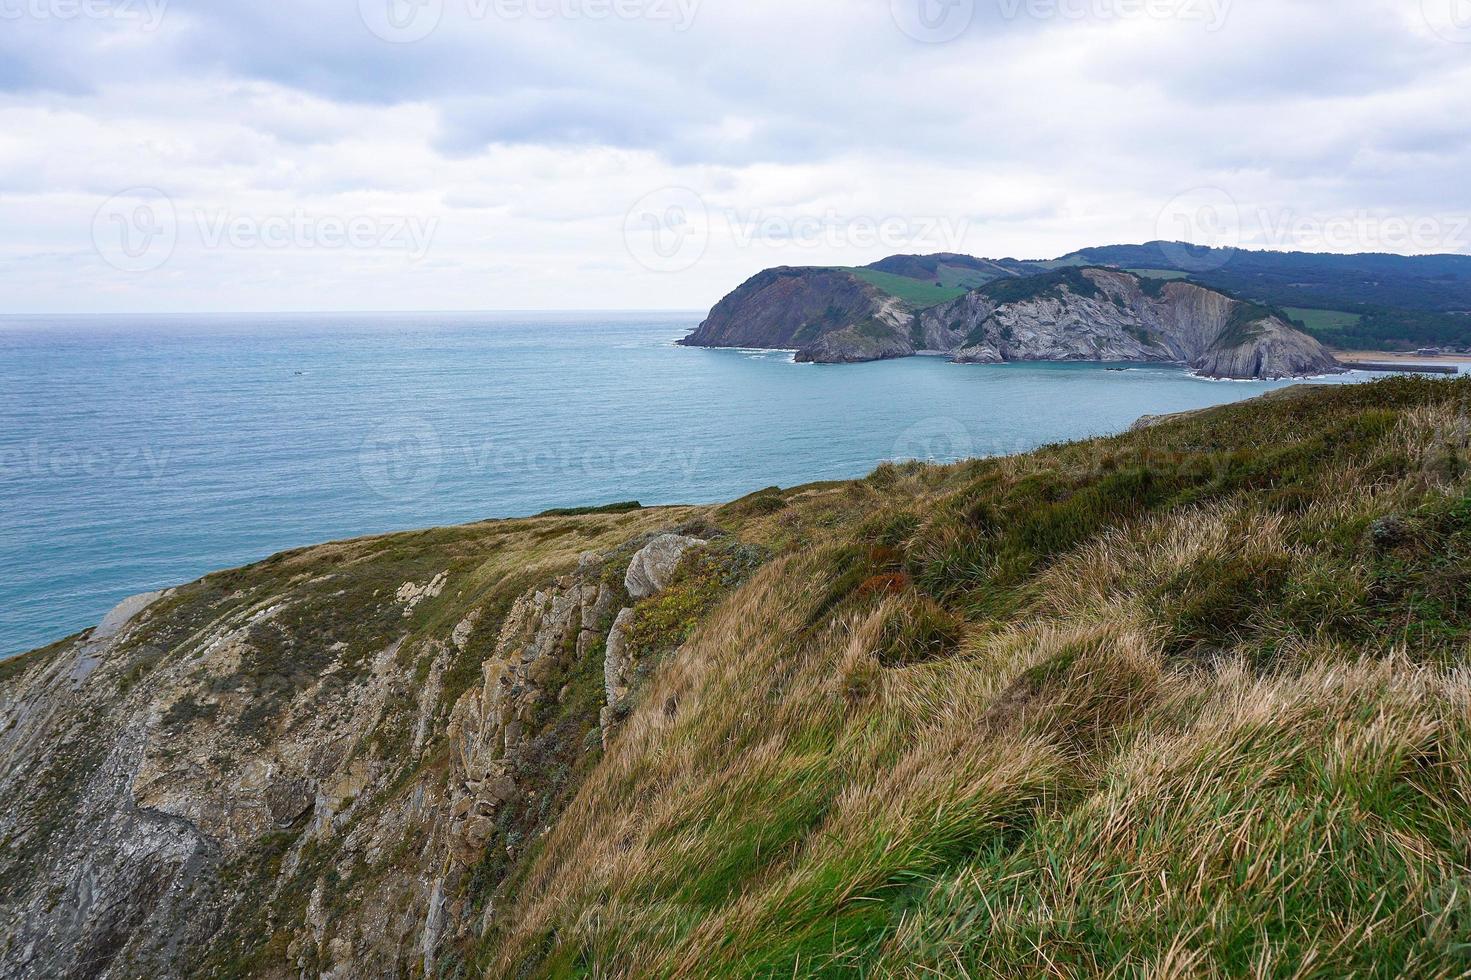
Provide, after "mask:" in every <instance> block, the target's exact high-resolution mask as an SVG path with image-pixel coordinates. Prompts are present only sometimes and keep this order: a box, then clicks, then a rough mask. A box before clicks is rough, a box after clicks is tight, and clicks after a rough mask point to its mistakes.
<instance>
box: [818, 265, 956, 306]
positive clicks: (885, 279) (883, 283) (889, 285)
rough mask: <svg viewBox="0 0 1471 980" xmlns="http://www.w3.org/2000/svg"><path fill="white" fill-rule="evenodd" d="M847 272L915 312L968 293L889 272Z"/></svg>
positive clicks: (863, 270) (872, 270)
mask: <svg viewBox="0 0 1471 980" xmlns="http://www.w3.org/2000/svg"><path fill="white" fill-rule="evenodd" d="M846 271H848V272H851V273H853V274H854V275H855V276H857V277H858V278H859V279H862V280H863V281H864V282H866V283H869V284H871V285H874V286H877V287H878V288H879V289H882V290H883V291H884V292H886V293H888V294H889V295H890V296H896V297H898V298H899V299H900V300H902V301H903V302H904V303H905V304H906V305H907V306H909V307H910V308H911V309H915V310H923V309H928V308H929V307H931V306H939V305H940V304H941V303H948V302H950V301H952V300H956V299H959V298H960V297H961V296H964V295H965V294H966V292H967V291H968V290H967V289H966V288H964V287H962V286H959V285H936V284H935V283H934V282H926V281H922V280H919V279H909V278H907V277H905V276H896V275H893V274H892V273H888V272H878V271H876V270H874V269H847V270H846ZM942 281H943V280H942Z"/></svg>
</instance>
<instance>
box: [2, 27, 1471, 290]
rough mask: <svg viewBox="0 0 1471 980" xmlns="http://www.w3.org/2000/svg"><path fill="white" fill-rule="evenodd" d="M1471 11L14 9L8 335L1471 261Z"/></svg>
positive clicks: (6, 206)
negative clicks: (239, 314) (1067, 262)
mask: <svg viewBox="0 0 1471 980" xmlns="http://www.w3.org/2000/svg"><path fill="white" fill-rule="evenodd" d="M1468 120H1471V0H1332V2H1329V0H293V2H290V3H277V2H266V0H0V313H69V312H103V313H122V312H199V311H287V310H289V311H296V310H499V309H688V310H698V309H704V308H708V307H709V306H710V305H711V304H712V303H714V302H715V301H716V300H718V299H719V298H720V297H721V296H722V295H723V294H724V293H726V292H728V291H729V290H730V289H731V288H733V287H734V286H736V285H738V284H739V283H740V282H742V281H743V280H744V279H746V278H747V277H749V276H751V275H753V274H755V273H756V272H758V271H760V270H761V269H763V268H766V267H770V266H774V265H856V264H863V263H867V262H872V261H874V260H876V259H879V258H881V257H883V256H885V255H889V254H893V253H897V252H934V251H958V252H968V253H971V254H978V255H986V256H991V257H1002V256H1014V257H1018V258H1048V257H1054V256H1058V255H1062V254H1065V253H1067V252H1069V251H1071V250H1074V249H1077V248H1080V247H1085V246H1088V245H1099V244H1109V243H1119V242H1144V241H1150V240H1155V239H1161V238H1163V239H1168V240H1188V241H1193V242H1197V243H1200V244H1219V245H1232V246H1240V247H1264V248H1302V249H1306V250H1312V251H1335V252H1355V251H1389V252H1400V253H1425V252H1463V253H1464V252H1471V199H1468V198H1471V180H1468V177H1467V175H1468V174H1471V125H1468V122H1467V121H1468Z"/></svg>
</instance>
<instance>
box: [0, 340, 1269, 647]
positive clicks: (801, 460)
mask: <svg viewBox="0 0 1471 980" xmlns="http://www.w3.org/2000/svg"><path fill="white" fill-rule="evenodd" d="M698 320H699V316H698V315H696V314H668V313H658V314H629V313H617V314H565V315H558V314H534V315H528V314H392V315H387V314H384V315H332V316H324V315H274V316H212V317H197V316H196V317H122V318H120V317H108V318H103V317H96V318H82V317H66V318H58V317H50V318H38V317H18V316H16V317H5V318H0V655H4V654H13V653H17V652H20V651H23V650H27V649H32V648H34V647H37V646H40V645H42V644H44V643H47V642H50V641H52V640H55V639H58V638H60V637H62V636H65V635H68V634H70V633H73V632H75V631H77V630H78V629H81V628H83V627H85V626H89V625H92V624H94V623H96V622H97V621H98V620H99V619H100V618H101V617H102V616H103V615H104V614H105V613H106V612H107V611H108V609H110V608H111V607H112V606H113V605H114V604H115V603H117V602H118V601H119V600H120V599H122V598H125V597H126V596H129V595H132V594H134V593H138V592H143V591H148V590H151V589H157V588H162V587H165V586H169V585H175V584H179V583H181V582H185V581H189V580H192V579H194V578H197V577H198V576H200V575H202V574H204V573H206V572H209V571H213V570H216V569H220V568H226V567H231V566H235V565H240V564H244V563H247V562H251V561H254V560H257V559H260V558H264V557H266V556H268V555H270V554H272V553H274V552H276V551H280V550H284V549H287V548H294V547H299V546H302V545H307V544H312V543H316V542H321V541H328V540H332V539H336V538H343V537H349V536H354V535H362V534H370V533H377V532H383V531H393V530H403V529H409V528H415V527H424V526H432V525H440V524H449V523H460V522H466V521H473V520H478V519H481V518H487V517H505V516H519V515H526V514H533V513H537V512H539V511H542V510H545V509H548V508H552V507H567V506H579V505H586V504H599V503H608V502H614V501H624V500H639V501H642V502H643V503H645V504H662V503H700V502H709V501H719V500H727V499H730V498H734V497H737V496H741V495H743V494H746V493H749V492H751V491H753V490H757V489H760V488H762V487H767V486H771V485H783V486H791V485H794V484H799V483H806V482H810V481H815V480H825V479H836V478H843V477H855V476H861V475H863V474H865V473H867V472H869V471H870V470H872V469H873V467H874V466H875V465H877V464H878V463H880V462H882V461H883V460H886V459H893V458H928V459H936V460H941V461H950V460H953V459H956V458H959V457H961V456H970V455H989V454H996V453H1013V452H1021V451H1025V450H1027V449H1031V448H1034V447H1036V446H1038V445H1042V444H1045V443H1049V442H1056V441H1060V440H1067V439H1076V438H1081V437H1085V436H1090V435H1096V434H1102V433H1110V432H1116V431H1119V430H1122V429H1124V428H1127V427H1128V426H1129V424H1130V423H1132V422H1133V421H1134V420H1135V419H1137V418H1138V417H1139V416H1140V415H1145V414H1156V413H1162V412H1174V411H1181V410H1184V409H1189V408H1199V407H1203V406H1207V405H1213V404H1219V403H1223V402H1227V401H1232V400H1235V399H1240V398H1247V397H1250V396H1252V395H1256V394H1259V393H1261V392H1262V391H1265V390H1267V389H1269V388H1274V387H1280V385H1278V384H1271V383H1250V384H1247V383H1234V382H1210V381H1204V380H1199V379H1195V378H1192V377H1190V376H1188V375H1187V374H1186V372H1185V371H1184V370H1182V369H1177V368H1165V367H1138V368H1134V369H1131V370H1128V371H1122V372H1120V371H1108V370H1106V369H1105V368H1103V367H1101V366H1098V365H1071V364H1046V365H1007V366H997V367H963V366H957V365H951V364H949V363H946V362H945V361H944V360H942V359H935V358H915V359H911V360H906V361H894V362H887V363H880V364H863V365H852V366H842V367H827V366H814V365H798V364H794V363H792V359H791V355H789V354H784V353H780V352H753V351H710V350H693V349H686V348H682V347H677V346H674V344H673V341H675V340H676V339H678V338H679V337H681V336H683V335H684V334H685V333H687V332H688V331H689V330H690V329H692V328H693V327H694V326H695V325H696V323H697V322H698Z"/></svg>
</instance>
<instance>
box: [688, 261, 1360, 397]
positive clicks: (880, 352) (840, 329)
mask: <svg viewBox="0 0 1471 980" xmlns="http://www.w3.org/2000/svg"><path fill="white" fill-rule="evenodd" d="M900 258H908V259H913V258H915V257H912V256H911V257H900ZM911 264H912V263H911ZM904 268H907V266H904ZM997 271H998V272H1002V271H1006V270H1002V269H1000V268H999V267H998V269H997ZM865 286H866V284H864V283H862V282H861V281H858V280H856V278H855V277H853V276H852V275H851V274H849V273H845V272H842V271H841V270H815V269H809V270H798V269H775V270H771V271H770V272H768V273H762V274H761V275H760V276H757V277H756V278H755V279H752V280H751V281H750V282H748V283H747V284H746V285H745V286H742V287H741V288H740V289H738V290H737V291H736V292H734V293H732V294H731V295H730V296H728V297H726V299H725V300H723V301H722V302H721V304H720V305H719V306H717V307H716V308H715V311H714V312H712V313H711V316H710V319H709V320H707V321H706V322H705V324H703V325H702V326H701V327H700V329H699V330H697V331H696V332H695V333H694V334H692V335H691V336H690V337H689V338H688V339H687V340H685V341H684V343H687V344H691V345H696V346H702V345H704V346H731V343H727V342H726V341H728V340H729V339H730V338H733V337H735V338H739V339H738V341H736V342H735V345H738V346H751V347H776V346H782V347H787V346H791V347H800V348H801V349H800V350H799V351H798V354H797V359H798V360H799V361H817V362H823V363H848V362H854V361H872V360H881V359H885V358H893V357H907V356H909V355H911V354H913V353H915V352H916V350H926V351H943V352H946V353H949V354H951V355H952V356H953V357H954V359H955V360H956V361H957V362H959V363H963V364H995V363H1001V362H1004V361H1157V362H1169V363H1183V364H1188V365H1190V366H1191V367H1193V368H1194V369H1195V370H1196V371H1198V372H1199V373H1201V374H1203V375H1205V376H1208V377H1218V378H1286V377H1303V376H1309V375H1318V374H1329V373H1334V372H1337V371H1340V370H1342V368H1341V366H1340V365H1339V364H1338V362H1337V361H1335V360H1334V359H1333V357H1332V355H1330V354H1329V353H1328V352H1327V351H1326V350H1325V349H1324V348H1323V347H1322V345H1320V344H1319V343H1318V342H1317V341H1316V340H1314V339H1313V338H1311V337H1309V336H1307V335H1306V334H1304V333H1301V332H1300V331H1298V330H1297V329H1296V328H1294V327H1292V326H1291V325H1290V324H1288V323H1287V322H1286V321H1284V320H1282V319H1280V318H1278V317H1277V316H1275V315H1274V314H1273V313H1272V312H1271V311H1270V310H1267V309H1264V308H1260V307H1253V306H1252V305H1250V304H1247V303H1243V302H1240V301H1238V300H1235V299H1232V298H1231V297H1229V296H1226V295H1224V294H1222V293H1219V292H1216V291H1214V290H1210V289H1205V288H1203V287H1201V286H1196V285H1193V284H1191V283H1186V282H1159V281H1156V280H1144V279H1141V278H1140V277H1138V276H1135V275H1133V274H1131V273H1127V272H1123V271H1121V270H1117V269H1103V268H1088V269H1079V268H1074V267H1069V268H1065V269H1061V270H1057V271H1054V272H1049V273H1046V274H1043V275H1033V276H1020V277H1018V276H1008V277H1006V278H999V279H996V280H995V281H993V282H991V283H988V284H986V285H984V286H981V287H980V288H978V289H974V290H972V291H970V292H969V293H967V294H965V295H964V296H962V297H960V298H959V299H957V300H955V301H953V302H951V303H947V304H944V305H941V306H937V307H933V308H931V309H928V310H924V311H922V312H920V313H918V314H914V315H908V314H905V312H904V310H903V308H902V306H898V305H895V306H894V307H892V308H890V309H888V310H886V311H884V313H883V314H882V315H876V314H875V312H874V311H875V306H874V301H873V299H872V298H871V297H870V298H868V299H867V300H866V301H865V302H862V303H858V304H855V303H854V302H853V299H854V297H856V296H861V295H864V293H863V290H862V289H860V287H865ZM867 288H869V289H872V287H867ZM789 301H790V302H791V303H792V304H793V305H792V306H791V307H790V308H784V307H783V306H782V304H784V303H787V302H789ZM894 303H895V304H897V300H895V301H894ZM774 325H779V327H780V329H778V328H777V326H774ZM814 331H815V333H814ZM777 336H780V337H781V338H783V339H782V340H781V342H779V343H777V342H768V341H769V340H770V339H771V338H773V337H777Z"/></svg>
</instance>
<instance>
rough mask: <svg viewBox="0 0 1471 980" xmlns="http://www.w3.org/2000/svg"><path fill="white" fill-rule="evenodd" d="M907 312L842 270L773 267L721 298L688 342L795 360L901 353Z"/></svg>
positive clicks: (905, 350)
mask: <svg viewBox="0 0 1471 980" xmlns="http://www.w3.org/2000/svg"><path fill="white" fill-rule="evenodd" d="M911 322H912V316H911V314H910V312H909V310H908V309H906V308H905V306H904V304H903V303H902V302H900V301H899V300H898V299H897V298H895V297H893V296H890V295H888V294H887V293H885V292H883V291H882V290H880V289H878V288H877V287H875V286H872V285H870V284H868V283H866V282H864V281H863V280H861V279H859V278H858V277H857V276H855V275H853V274H852V273H851V272H846V271H844V270H842V269H800V268H787V267H782V268H777V269H768V270H766V271H765V272H762V273H760V274H759V275H757V276H755V277H753V278H752V279H750V280H748V281H747V282H746V283H745V284H744V285H742V286H741V287H740V288H739V289H737V290H736V291H735V292H733V293H731V294H730V295H729V296H727V297H726V298H725V299H723V300H721V301H720V303H719V304H717V305H716V307H715V308H714V309H713V310H711V311H710V316H709V317H708V318H707V319H706V320H705V322H704V323H702V324H700V327H699V329H697V330H696V331H695V332H694V333H692V334H690V336H688V337H687V338H685V339H684V340H683V341H681V343H683V344H685V345H686V346H689V347H755V348H768V349H776V350H796V351H797V352H798V354H797V358H798V360H801V361H812V362H818V363H840V362H845V361H856V360H876V359H879V358H883V357H905V356H908V355H909V354H913V353H914V347H913V346H912V345H910V344H909V343H908V341H907V339H906V338H907V336H908V330H909V325H910V323H911Z"/></svg>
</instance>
